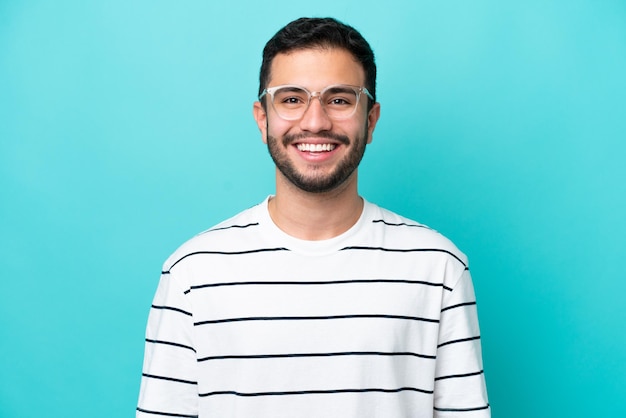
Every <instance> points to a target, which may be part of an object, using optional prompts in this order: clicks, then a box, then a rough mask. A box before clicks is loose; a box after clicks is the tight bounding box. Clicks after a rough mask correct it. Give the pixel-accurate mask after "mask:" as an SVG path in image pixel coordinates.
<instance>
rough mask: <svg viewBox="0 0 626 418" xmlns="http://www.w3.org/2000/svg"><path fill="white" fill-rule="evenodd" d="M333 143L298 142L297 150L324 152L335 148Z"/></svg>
mask: <svg viewBox="0 0 626 418" xmlns="http://www.w3.org/2000/svg"><path fill="white" fill-rule="evenodd" d="M335 146H336V145H335V144H298V150H300V151H308V152H324V151H332V150H334V149H335Z"/></svg>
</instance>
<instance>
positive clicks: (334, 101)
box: [328, 97, 352, 106]
mask: <svg viewBox="0 0 626 418" xmlns="http://www.w3.org/2000/svg"><path fill="white" fill-rule="evenodd" d="M328 104H330V105H333V106H342V105H350V104H352V102H351V101H350V99H349V98H347V97H333V98H331V99H330V101H329V102H328Z"/></svg>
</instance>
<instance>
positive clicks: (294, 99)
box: [280, 96, 304, 105]
mask: <svg viewBox="0 0 626 418" xmlns="http://www.w3.org/2000/svg"><path fill="white" fill-rule="evenodd" d="M280 102H281V103H284V104H291V105H296V104H302V103H304V100H303V99H302V97H299V96H286V97H281V98H280Z"/></svg>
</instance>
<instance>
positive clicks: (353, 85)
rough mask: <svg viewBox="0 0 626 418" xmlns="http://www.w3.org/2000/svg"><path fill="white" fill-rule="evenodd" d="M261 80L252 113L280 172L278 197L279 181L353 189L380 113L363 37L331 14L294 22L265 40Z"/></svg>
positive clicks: (307, 187)
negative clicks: (328, 16) (257, 97)
mask: <svg viewBox="0 0 626 418" xmlns="http://www.w3.org/2000/svg"><path fill="white" fill-rule="evenodd" d="M260 78H261V85H260V87H261V90H260V93H259V101H257V102H255V104H254V107H253V113H254V118H255V120H256V122H257V126H258V127H259V130H260V131H261V136H262V138H263V141H264V142H265V143H266V144H267V145H268V149H269V152H270V155H271V157H272V159H273V160H274V162H275V164H276V168H277V170H278V171H277V194H278V188H279V186H280V185H285V186H287V187H289V185H292V186H295V187H296V188H297V189H300V190H302V191H305V192H309V193H323V192H331V191H339V190H347V189H350V190H354V191H356V173H357V167H358V165H359V163H360V162H361V158H362V157H363V153H364V152H365V147H366V144H368V143H370V142H371V140H372V133H373V131H374V128H375V126H376V122H377V121H378V118H379V115H380V105H379V104H378V103H377V102H376V101H375V99H374V94H375V92H374V89H375V83H376V66H375V64H374V55H373V53H372V50H371V48H370V47H369V45H368V44H367V42H366V41H365V39H363V37H362V36H361V35H360V34H359V33H358V32H357V31H356V30H354V29H353V28H351V27H349V26H347V25H344V24H343V23H340V22H338V21H336V20H334V19H330V18H326V19H317V18H315V19H304V18H303V19H298V20H296V21H294V22H292V23H290V24H288V25H287V26H285V27H284V28H283V29H281V30H280V31H279V32H278V33H277V34H276V35H275V36H274V37H273V38H272V39H271V40H270V41H269V42H268V43H267V45H266V47H265V49H264V53H263V64H262V66H261V77H260ZM270 102H271V105H270ZM340 186H343V187H340Z"/></svg>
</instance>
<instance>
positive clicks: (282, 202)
mask: <svg viewBox="0 0 626 418" xmlns="http://www.w3.org/2000/svg"><path fill="white" fill-rule="evenodd" d="M280 177H281V175H280V173H278V174H277V182H276V196H275V197H273V198H272V199H271V200H270V202H269V207H268V209H269V212H270V216H271V217H272V220H273V221H274V223H275V224H276V225H277V226H278V227H279V228H280V229H282V230H283V231H284V232H286V233H287V234H289V235H291V236H293V237H295V238H299V239H305V240H311V241H316V240H323V239H329V238H333V237H336V236H337V235H340V234H342V233H344V232H346V231H347V230H348V229H350V228H351V227H352V226H353V225H354V224H355V223H356V222H357V221H358V220H359V217H360V216H361V212H362V211H363V199H362V198H361V197H360V196H359V195H358V191H357V181H356V180H357V179H356V172H355V173H354V174H353V176H352V177H350V178H349V179H347V180H346V182H345V183H344V184H342V185H340V186H338V187H337V188H336V189H334V190H331V191H329V192H325V193H309V192H305V191H302V190H300V189H298V188H296V187H295V186H293V185H292V184H291V183H289V182H288V181H286V180H285V179H283V178H280Z"/></svg>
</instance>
